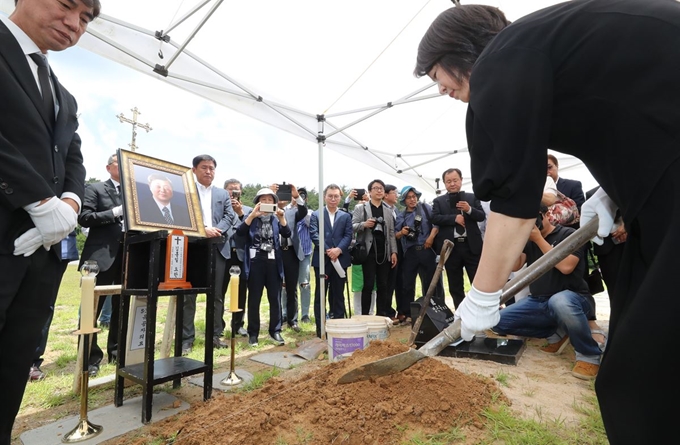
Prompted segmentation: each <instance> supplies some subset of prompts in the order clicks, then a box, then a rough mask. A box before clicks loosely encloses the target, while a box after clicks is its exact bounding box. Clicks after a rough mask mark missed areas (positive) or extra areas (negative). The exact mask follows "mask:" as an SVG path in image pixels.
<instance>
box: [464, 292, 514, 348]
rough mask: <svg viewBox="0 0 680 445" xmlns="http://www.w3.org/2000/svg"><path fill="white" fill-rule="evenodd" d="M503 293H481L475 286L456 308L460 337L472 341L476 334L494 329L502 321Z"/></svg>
mask: <svg viewBox="0 0 680 445" xmlns="http://www.w3.org/2000/svg"><path fill="white" fill-rule="evenodd" d="M502 293H503V292H502V291H500V290H499V291H496V292H491V293H486V292H481V291H478V290H477V289H475V287H474V286H472V288H471V289H470V292H468V294H467V297H465V299H464V300H463V302H462V303H461V304H460V305H459V306H458V307H457V308H456V313H455V318H460V336H461V337H462V338H463V340H465V341H471V340H472V339H473V338H474V336H475V333H476V332H480V331H483V330H485V329H489V328H492V327H494V326H496V325H497V324H498V322H499V321H500V319H501V314H500V313H499V310H500V307H499V306H500V301H501V294H502Z"/></svg>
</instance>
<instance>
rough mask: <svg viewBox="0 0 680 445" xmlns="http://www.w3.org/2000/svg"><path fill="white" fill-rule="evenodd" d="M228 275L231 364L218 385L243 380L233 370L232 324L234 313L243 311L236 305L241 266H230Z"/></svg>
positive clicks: (233, 327)
mask: <svg viewBox="0 0 680 445" xmlns="http://www.w3.org/2000/svg"><path fill="white" fill-rule="evenodd" d="M229 275H231V277H230V278H229V288H230V293H229V312H230V313H231V365H230V370H229V375H228V376H227V377H225V378H223V379H222V380H221V381H220V385H224V386H235V385H238V384H240V383H241V382H243V379H242V378H241V377H239V376H238V374H236V371H235V370H234V366H235V363H234V362H235V356H236V326H235V325H234V313H235V312H241V311H243V309H239V307H238V288H239V276H240V275H241V268H240V267H238V266H232V267H231V269H229Z"/></svg>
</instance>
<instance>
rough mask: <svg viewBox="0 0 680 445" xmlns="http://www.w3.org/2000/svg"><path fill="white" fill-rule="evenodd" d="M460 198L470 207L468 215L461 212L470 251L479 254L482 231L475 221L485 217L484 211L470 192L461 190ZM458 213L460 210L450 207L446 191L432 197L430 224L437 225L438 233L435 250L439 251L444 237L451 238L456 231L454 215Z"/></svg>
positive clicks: (480, 220) (482, 219)
mask: <svg viewBox="0 0 680 445" xmlns="http://www.w3.org/2000/svg"><path fill="white" fill-rule="evenodd" d="M461 200H463V201H467V203H468V204H470V208H471V211H470V214H469V215H468V214H467V213H465V212H462V215H463V218H464V219H465V230H466V231H467V238H468V244H469V245H470V251H471V252H472V253H474V254H481V253H482V232H481V231H480V230H479V225H478V224H477V223H478V222H482V221H484V220H485V219H486V213H484V209H483V208H482V204H481V203H480V202H479V200H478V199H477V198H475V195H473V194H472V193H465V192H461ZM460 214H461V212H460V210H458V209H456V208H451V205H450V204H449V194H448V193H447V194H446V195H442V196H438V197H436V198H435V199H434V201H433V203H432V224H435V225H437V226H439V233H438V234H437V238H436V239H435V242H436V249H437V252H439V251H441V247H442V245H443V244H444V240H445V239H450V240H453V237H454V236H455V235H454V234H455V232H456V230H455V227H456V226H457V225H458V224H456V215H460Z"/></svg>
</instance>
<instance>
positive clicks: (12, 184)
mask: <svg viewBox="0 0 680 445" xmlns="http://www.w3.org/2000/svg"><path fill="white" fill-rule="evenodd" d="M52 81H53V83H54V89H55V94H56V97H57V101H58V103H59V114H58V115H57V116H56V122H55V123H54V124H51V123H50V122H49V120H48V118H47V116H46V113H45V111H44V110H43V108H42V96H41V94H40V90H39V89H38V84H37V83H36V81H35V77H34V76H33V73H32V72H31V69H30V67H29V64H28V60H27V59H26V55H25V54H24V53H23V51H22V50H21V47H20V46H19V44H18V43H17V41H16V39H15V38H14V36H13V35H12V33H11V32H10V31H9V30H8V29H7V27H6V26H5V24H4V23H2V22H0V234H2V235H1V238H0V254H11V253H12V252H13V251H14V240H15V239H16V238H17V237H19V236H20V235H22V234H23V233H24V232H26V231H27V230H28V229H30V228H31V227H33V222H32V221H31V218H30V216H29V215H28V213H27V212H26V211H24V209H23V206H25V205H27V204H30V203H33V202H36V201H40V200H42V199H44V198H48V197H51V196H57V197H61V195H62V193H64V192H72V193H75V194H76V195H77V196H78V197H80V199H81V200H82V199H83V192H84V183H85V167H84V166H83V157H82V154H81V152H80V137H79V136H78V134H77V133H76V130H77V128H78V119H77V117H76V112H77V105H76V101H75V99H74V98H73V96H71V94H70V93H69V92H68V91H66V89H65V88H64V87H63V86H62V85H61V84H60V83H59V80H58V79H57V77H56V76H55V75H54V73H52ZM52 250H53V251H54V253H55V254H56V255H58V257H59V258H61V244H60V243H57V244H56V245H55V246H53V247H52ZM5 272H7V271H5Z"/></svg>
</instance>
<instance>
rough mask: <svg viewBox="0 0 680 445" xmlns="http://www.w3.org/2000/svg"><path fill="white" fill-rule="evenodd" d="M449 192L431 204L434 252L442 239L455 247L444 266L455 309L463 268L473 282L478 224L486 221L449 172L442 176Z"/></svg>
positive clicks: (459, 177)
mask: <svg viewBox="0 0 680 445" xmlns="http://www.w3.org/2000/svg"><path fill="white" fill-rule="evenodd" d="M442 180H443V181H444V186H445V187H446V191H447V192H448V193H447V194H446V195H442V196H438V197H437V198H435V200H434V201H433V203H432V223H433V224H434V225H437V226H439V233H438V234H437V238H436V243H435V244H436V249H435V250H436V251H437V252H440V251H441V247H442V245H443V243H444V240H445V239H449V240H451V241H452V242H453V243H454V246H453V250H452V251H451V254H450V255H449V259H448V260H447V261H446V263H445V264H444V267H445V268H446V276H447V277H448V280H449V293H450V294H451V298H453V303H454V305H455V306H456V307H458V305H460V303H462V301H463V299H464V298H465V292H464V291H463V283H464V280H463V267H465V271H466V272H467V275H468V278H469V279H470V283H472V280H474V279H475V273H477V266H478V265H479V257H480V256H481V254H482V232H481V231H480V230H479V225H478V224H477V223H479V222H481V221H484V219H486V214H485V213H484V209H482V204H481V203H480V202H479V200H478V199H477V198H475V195H473V194H472V193H465V192H464V191H461V189H460V188H461V186H462V185H463V174H462V173H461V171H460V170H459V169H457V168H450V169H448V170H446V171H445V172H444V173H443V174H442Z"/></svg>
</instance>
